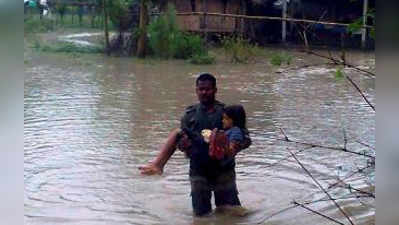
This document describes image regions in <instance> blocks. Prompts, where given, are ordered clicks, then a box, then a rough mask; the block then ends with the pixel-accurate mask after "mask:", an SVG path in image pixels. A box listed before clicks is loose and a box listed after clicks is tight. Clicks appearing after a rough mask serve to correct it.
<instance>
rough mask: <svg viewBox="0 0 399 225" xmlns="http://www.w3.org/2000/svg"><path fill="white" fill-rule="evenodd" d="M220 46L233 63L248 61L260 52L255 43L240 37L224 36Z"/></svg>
mask: <svg viewBox="0 0 399 225" xmlns="http://www.w3.org/2000/svg"><path fill="white" fill-rule="evenodd" d="M222 46H223V49H224V51H225V54H226V56H228V57H230V61H231V62H233V63H248V62H250V61H252V60H254V59H255V57H256V55H257V54H258V53H259V52H260V51H259V48H258V46H257V45H253V44H251V43H249V41H248V40H245V39H244V38H242V37H225V38H224V39H223V40H222Z"/></svg>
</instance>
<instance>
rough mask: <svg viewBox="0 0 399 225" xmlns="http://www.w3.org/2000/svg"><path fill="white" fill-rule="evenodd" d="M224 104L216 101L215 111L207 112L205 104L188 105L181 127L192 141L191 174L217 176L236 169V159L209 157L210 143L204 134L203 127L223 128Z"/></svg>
mask: <svg viewBox="0 0 399 225" xmlns="http://www.w3.org/2000/svg"><path fill="white" fill-rule="evenodd" d="M223 108H224V104H223V103H221V102H218V101H217V102H216V103H215V111H214V112H211V113H209V112H207V111H206V108H205V106H203V105H201V104H196V105H193V106H190V107H187V109H186V111H185V113H184V116H183V118H182V120H181V129H182V130H188V131H189V132H190V133H191V134H189V136H190V139H191V141H192V144H193V145H192V148H191V153H190V154H189V155H190V176H205V177H208V178H212V177H217V176H218V175H219V174H221V173H224V172H227V171H230V170H234V167H235V161H234V160H232V161H229V163H227V164H226V163H222V160H216V159H211V158H210V157H209V154H208V151H209V144H208V143H206V142H205V141H204V140H203V138H202V136H201V131H202V130H203V129H210V130H212V129H214V128H218V129H222V127H223V124H222V118H223Z"/></svg>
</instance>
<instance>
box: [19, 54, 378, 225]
mask: <svg viewBox="0 0 399 225" xmlns="http://www.w3.org/2000/svg"><path fill="white" fill-rule="evenodd" d="M307 57H308V56H305V55H301V54H298V56H297V59H296V60H297V63H298V64H300V63H302V62H303V61H306V60H308V61H311V62H313V61H312V60H314V59H309V58H307ZM356 57H358V58H359V59H360V60H368V59H370V58H372V57H371V56H368V55H366V56H363V55H361V54H360V55H357V56H356ZM77 61H87V62H88V63H83V64H81V63H80V64H79V63H76V62H77ZM25 71H26V73H25V89H24V92H25V93H24V97H25V98H24V138H25V144H24V145H25V146H24V151H25V154H24V162H25V167H24V170H25V172H24V180H25V222H26V223H27V224H40V225H44V224H85V225H89V224H96V225H99V224H107V225H111V224H118V225H119V224H198V225H200V224H218V225H219V224H237V225H238V224H294V223H295V224H298V225H299V224H331V222H330V221H328V220H326V219H325V218H323V217H320V216H318V215H315V214H311V213H310V212H308V211H306V210H304V209H302V208H300V207H295V208H292V209H287V210H286V211H284V212H282V213H278V212H279V211H281V210H282V209H285V208H287V207H290V206H292V201H293V200H297V201H299V202H304V201H313V200H317V199H321V198H323V197H324V194H323V193H322V192H321V191H320V190H319V189H318V187H317V186H316V185H315V184H314V182H313V181H312V180H311V179H310V178H309V177H308V176H307V175H306V174H305V173H304V172H303V170H302V169H301V168H300V167H299V166H298V164H297V163H296V162H295V161H293V160H292V159H288V160H284V161H281V162H280V163H278V164H276V165H275V166H271V165H273V163H276V162H278V161H279V160H281V159H284V158H285V157H287V156H288V154H289V153H288V152H287V149H289V150H291V151H294V152H296V151H298V150H301V149H304V148H305V147H304V146H301V145H295V144H287V143H285V142H281V141H277V140H275V138H277V137H281V135H280V133H279V131H278V129H277V127H283V128H284V130H285V131H286V132H287V135H288V136H290V137H292V138H295V139H298V140H304V141H307V142H316V143H320V144H325V145H332V146H341V145H342V143H343V132H342V130H343V129H345V130H346V133H347V136H348V137H349V138H348V139H349V141H348V146H350V147H351V148H353V149H362V148H364V146H361V145H359V144H358V143H357V142H356V141H355V140H360V141H363V142H367V143H369V144H371V145H374V144H375V137H374V132H375V124H374V122H375V115H374V113H372V111H371V110H370V108H368V107H367V106H366V105H365V103H364V102H363V100H362V98H361V97H360V96H359V94H358V93H357V92H356V90H354V89H353V88H352V87H351V86H350V85H349V84H348V83H346V82H345V81H342V80H336V79H335V77H334V73H333V69H332V68H330V67H329V66H313V67H307V68H302V69H300V68H299V69H293V70H287V71H286V72H282V73H275V71H276V69H275V68H272V67H270V66H269V65H268V64H267V63H258V64H254V65H231V64H224V63H218V64H216V65H211V66H192V65H188V64H187V63H185V62H183V61H167V62H166V61H151V60H150V61H141V60H137V59H125V58H103V57H102V56H85V57H82V58H78V59H71V58H70V57H67V56H63V55H44V54H43V55H41V56H40V57H36V58H33V59H32V63H31V65H28V66H26V69H25ZM203 71H208V72H211V73H214V74H216V77H217V79H218V88H219V91H218V99H219V100H221V101H223V102H225V103H226V104H233V103H241V104H243V105H244V106H245V108H246V110H247V115H248V127H249V129H250V131H251V136H252V139H253V145H252V146H251V147H250V148H249V149H247V150H245V151H244V152H242V153H240V154H239V155H238V156H237V182H238V189H239V192H240V195H239V196H240V199H241V201H242V203H243V205H244V206H245V207H247V208H248V209H249V210H250V211H251V212H252V213H251V214H250V215H248V216H247V217H244V218H235V217H232V216H228V215H225V214H218V213H215V214H213V215H211V216H209V217H207V218H200V219H195V220H193V216H192V209H191V198H190V194H189V190H190V187H189V182H188V174H187V173H188V160H187V159H186V158H185V157H184V156H183V154H181V153H180V152H177V153H176V154H175V155H174V156H173V158H172V159H171V160H170V162H169V163H168V164H167V166H166V168H165V173H164V175H162V176H161V177H159V176H155V177H145V176H141V175H140V174H139V172H138V170H137V167H138V166H139V165H142V164H145V163H146V162H148V161H150V160H151V159H152V158H153V157H154V156H155V155H156V154H157V152H158V147H159V145H160V144H161V143H162V141H163V140H164V139H165V138H166V136H167V134H168V132H169V131H170V130H171V129H173V128H174V127H177V126H179V120H180V117H181V116H182V113H183V110H184V107H186V106H188V105H190V104H192V103H195V102H196V96H195V93H194V81H195V78H196V74H198V73H199V72H203ZM346 72H347V73H348V74H351V75H353V78H354V79H355V80H356V81H357V82H358V83H359V84H360V87H361V88H362V89H363V90H364V91H365V93H366V94H367V96H368V97H369V98H370V99H371V100H372V101H373V102H374V92H375V91H374V81H373V80H371V79H369V78H367V77H364V76H361V75H360V74H358V73H357V72H355V71H353V70H347V71H346ZM298 158H299V159H300V160H301V161H302V163H303V164H304V165H305V166H306V167H307V168H308V169H309V170H310V171H311V172H312V174H313V175H314V176H315V177H316V178H317V179H319V180H320V181H321V183H322V184H323V185H325V186H328V185H329V184H332V183H334V181H335V180H336V177H337V176H344V175H345V173H347V172H345V171H344V170H342V171H341V170H340V171H341V172H340V174H337V167H338V166H341V167H339V168H344V169H346V170H350V169H352V168H356V167H362V166H364V165H365V163H366V160H364V158H363V157H357V156H354V155H350V154H347V153H343V152H338V151H329V150H325V149H320V148H313V149H308V150H305V151H303V152H301V153H299V154H298ZM349 167H350V168H349ZM365 181H366V180H365V179H363V178H362V177H360V175H359V176H354V177H353V178H352V180H351V182H352V183H353V184H356V186H357V187H360V188H364V189H365V190H367V189H368V188H370V184H369V183H367V182H365ZM370 183H371V184H372V183H373V182H370ZM371 187H373V185H371ZM331 192H332V194H333V196H334V197H345V198H347V199H345V200H341V201H340V202H339V203H340V205H341V206H342V207H344V208H345V209H346V210H348V211H350V212H351V213H352V214H351V217H352V218H353V219H354V220H355V221H356V224H369V223H373V221H374V211H375V209H374V201H372V200H371V199H368V198H356V197H355V195H354V194H353V193H352V194H351V193H347V192H345V191H344V190H343V189H339V188H336V189H333V190H331ZM311 207H312V208H313V209H315V210H317V211H320V212H323V213H325V214H328V215H330V216H332V217H334V218H337V219H338V220H340V221H342V222H344V223H346V222H347V221H345V218H344V217H343V216H342V214H340V212H339V211H338V210H337V209H336V208H335V206H333V204H332V203H331V202H329V201H319V202H317V203H315V204H312V205H311ZM166 221H167V222H166Z"/></svg>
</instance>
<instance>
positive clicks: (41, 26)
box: [24, 17, 55, 34]
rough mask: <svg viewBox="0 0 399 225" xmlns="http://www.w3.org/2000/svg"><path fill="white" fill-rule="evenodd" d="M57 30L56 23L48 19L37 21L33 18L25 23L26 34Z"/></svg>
mask: <svg viewBox="0 0 399 225" xmlns="http://www.w3.org/2000/svg"><path fill="white" fill-rule="evenodd" d="M54 29H55V26H54V22H53V21H52V20H50V19H48V18H42V19H41V20H40V19H35V18H33V17H31V18H29V19H26V20H25V21H24V32H25V33H27V34H29V33H41V32H48V31H52V30H54Z"/></svg>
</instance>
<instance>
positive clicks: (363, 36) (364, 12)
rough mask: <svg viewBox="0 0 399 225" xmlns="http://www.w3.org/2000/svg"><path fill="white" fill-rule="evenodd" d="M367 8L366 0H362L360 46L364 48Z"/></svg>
mask: <svg viewBox="0 0 399 225" xmlns="http://www.w3.org/2000/svg"><path fill="white" fill-rule="evenodd" d="M367 10H368V0H363V28H362V48H363V49H365V48H366V37H367V29H366V28H365V26H366V23H367Z"/></svg>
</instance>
